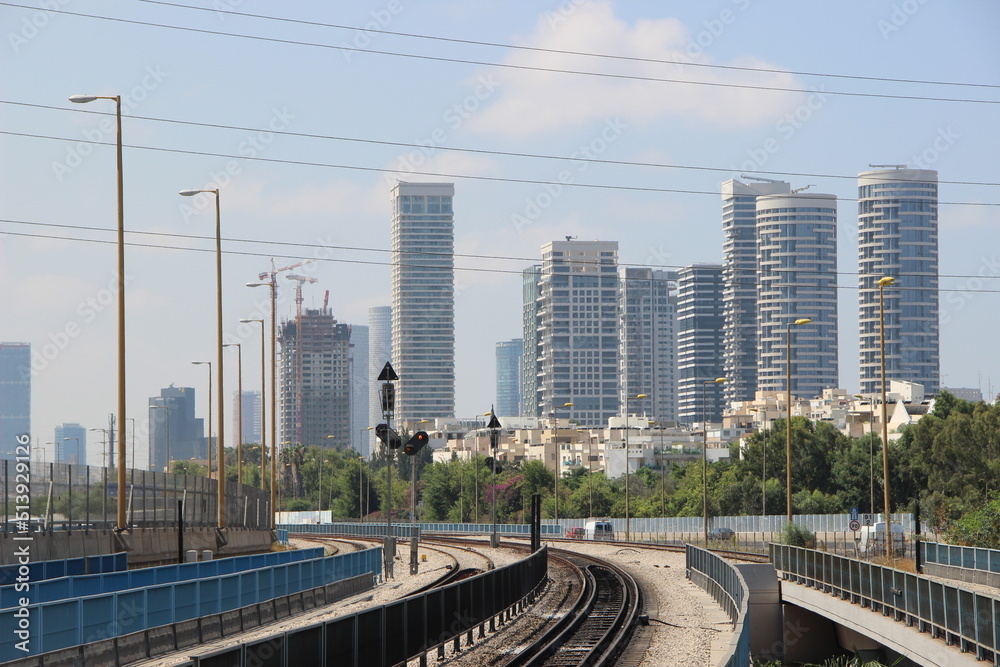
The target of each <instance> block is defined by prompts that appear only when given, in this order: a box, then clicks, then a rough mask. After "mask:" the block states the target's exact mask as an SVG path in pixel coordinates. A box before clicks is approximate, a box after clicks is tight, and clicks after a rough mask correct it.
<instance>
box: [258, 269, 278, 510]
mask: <svg viewBox="0 0 1000 667" xmlns="http://www.w3.org/2000/svg"><path fill="white" fill-rule="evenodd" d="M270 286H271V530H275V529H276V528H277V527H278V523H277V520H278V487H277V479H276V478H277V474H278V464H277V459H278V408H277V396H278V394H277V391H278V381H277V377H278V376H277V363H278V362H277V356H278V349H277V347H275V345H276V343H277V337H278V336H277V328H278V327H277V322H276V321H277V318H278V313H277V307H278V304H277V301H278V282H277V277H276V276H275V275H274V274H271V283H270ZM263 400H264V399H263V397H261V401H263ZM261 408H263V403H262V404H261Z"/></svg>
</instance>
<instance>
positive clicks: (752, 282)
mask: <svg viewBox="0 0 1000 667" xmlns="http://www.w3.org/2000/svg"><path fill="white" fill-rule="evenodd" d="M790 192H791V186H790V185H789V184H788V183H786V182H784V181H774V180H764V179H762V180H761V182H758V183H741V182H740V181H737V180H729V181H726V182H725V183H723V184H722V231H723V234H724V235H725V240H724V241H723V243H722V283H723V287H722V309H723V318H724V324H723V336H724V345H725V348H724V351H723V373H724V375H725V377H726V383H725V386H724V388H723V394H724V395H725V397H726V403H727V404H728V403H731V402H733V401H752V400H753V399H754V394H755V392H756V391H757V197H760V196H762V195H772V194H787V193H790Z"/></svg>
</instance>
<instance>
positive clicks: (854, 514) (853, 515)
mask: <svg viewBox="0 0 1000 667" xmlns="http://www.w3.org/2000/svg"><path fill="white" fill-rule="evenodd" d="M857 520H858V508H857V507H852V508H851V521H857Z"/></svg>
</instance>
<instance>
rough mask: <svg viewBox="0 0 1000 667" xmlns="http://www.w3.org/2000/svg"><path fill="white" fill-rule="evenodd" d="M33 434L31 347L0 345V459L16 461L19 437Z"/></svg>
mask: <svg viewBox="0 0 1000 667" xmlns="http://www.w3.org/2000/svg"><path fill="white" fill-rule="evenodd" d="M30 434H31V344H30V343H0V458H4V459H12V458H14V456H15V454H16V449H17V437H18V436H20V435H29V436H30Z"/></svg>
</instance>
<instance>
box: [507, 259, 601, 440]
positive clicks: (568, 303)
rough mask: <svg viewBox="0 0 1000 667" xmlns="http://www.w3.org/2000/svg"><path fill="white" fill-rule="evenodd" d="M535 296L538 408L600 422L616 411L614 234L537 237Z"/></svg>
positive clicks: (598, 424) (592, 424)
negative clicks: (539, 244)
mask: <svg viewBox="0 0 1000 667" xmlns="http://www.w3.org/2000/svg"><path fill="white" fill-rule="evenodd" d="M525 275H527V273H526V274H525ZM535 303H536V308H537V315H536V316H535V317H536V319H537V322H538V327H537V329H538V331H537V336H538V341H537V346H538V347H537V358H536V361H535V364H536V372H537V375H538V381H537V396H536V400H537V405H536V406H535V410H536V411H537V414H540V415H542V416H543V417H547V418H549V417H558V418H569V419H573V420H576V421H577V422H578V423H579V424H580V425H581V426H589V427H601V426H607V423H608V418H609V417H613V416H615V415H617V414H618V413H619V407H618V406H619V378H618V369H619V360H618V347H619V345H618V327H619V318H618V242H617V241H574V240H568V241H552V242H550V243H546V244H545V245H543V246H542V265H541V271H540V278H539V283H538V299H537V300H536V302H535ZM527 305H528V304H526V306H527ZM528 319H529V318H527V317H526V318H525V321H526V322H527V321H528ZM525 342H526V343H527V340H526V341H525ZM525 372H526V373H527V372H530V369H528V368H525ZM566 403H572V404H573V405H572V406H571V407H567V408H565V409H560V408H562V406H564V405H565V404H566ZM529 407H530V406H529Z"/></svg>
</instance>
